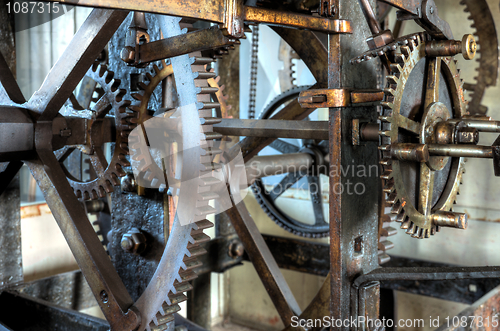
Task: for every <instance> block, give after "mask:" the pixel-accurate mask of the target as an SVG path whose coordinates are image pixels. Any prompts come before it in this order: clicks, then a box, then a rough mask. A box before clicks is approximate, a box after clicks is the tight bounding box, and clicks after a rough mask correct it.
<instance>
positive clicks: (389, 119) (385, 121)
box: [379, 37, 466, 239]
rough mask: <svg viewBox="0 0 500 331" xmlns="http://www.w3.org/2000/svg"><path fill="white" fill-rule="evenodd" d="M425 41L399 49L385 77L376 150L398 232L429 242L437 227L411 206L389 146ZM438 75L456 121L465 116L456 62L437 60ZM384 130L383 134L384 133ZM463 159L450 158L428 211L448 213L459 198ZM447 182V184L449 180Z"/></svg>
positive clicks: (463, 170)
mask: <svg viewBox="0 0 500 331" xmlns="http://www.w3.org/2000/svg"><path fill="white" fill-rule="evenodd" d="M424 47H425V41H424V40H422V39H420V37H419V38H418V39H417V40H416V42H414V41H410V42H409V44H408V46H401V48H400V49H401V55H399V56H397V60H398V61H397V63H395V64H393V65H392V66H391V74H390V75H389V76H387V81H388V85H387V86H388V87H387V88H386V89H385V90H384V92H385V100H386V101H384V102H382V105H383V108H384V110H383V113H384V115H383V116H380V117H379V120H380V122H381V124H382V131H381V132H380V136H381V138H382V145H381V146H380V150H381V151H382V153H383V158H382V160H381V164H382V167H383V174H382V175H381V178H382V179H383V180H384V182H385V185H384V194H387V199H386V202H387V205H388V206H390V207H391V206H392V208H391V214H394V215H396V221H397V222H398V223H400V224H401V228H402V229H404V230H406V233H407V234H409V235H411V236H412V237H414V238H419V239H423V238H429V237H430V236H431V235H434V234H436V232H438V231H439V230H440V227H439V226H436V225H434V224H432V223H431V224H428V223H429V221H425V220H424V221H422V219H421V216H419V215H422V214H421V213H420V212H419V211H418V210H417V209H416V208H415V206H413V204H412V203H411V199H409V197H408V195H407V193H406V189H405V187H404V181H403V178H402V174H401V171H400V161H398V160H391V157H390V146H391V144H392V143H394V142H395V141H398V131H399V127H398V126H397V125H396V123H395V120H394V118H395V116H398V115H399V110H400V107H401V101H402V96H403V91H404V89H405V85H406V82H407V80H408V78H409V76H410V74H411V72H412V70H413V69H414V67H415V66H416V64H417V63H418V62H419V61H420V60H421V59H423V58H424V57H425V56H424V55H423V54H424V51H423V48H424ZM441 68H442V69H441V72H443V69H444V77H445V79H447V81H448V83H449V84H453V86H450V91H451V97H452V101H453V105H454V108H455V109H454V110H453V112H454V116H456V117H458V118H460V117H462V116H464V115H466V105H465V100H464V95H463V90H462V85H463V82H462V80H461V79H460V78H459V70H458V69H457V67H456V60H453V59H451V58H441ZM385 129H387V130H385ZM464 162H465V159H464V158H453V160H452V167H451V171H450V175H449V177H448V181H447V184H446V186H445V188H444V190H443V192H442V193H441V197H440V198H439V200H438V202H437V203H436V204H435V205H434V206H433V208H432V209H431V210H432V212H434V211H437V210H439V211H451V209H452V206H453V204H454V203H456V197H457V195H458V194H459V185H460V184H461V181H462V175H463V173H464V172H465V168H464ZM450 179H451V180H450Z"/></svg>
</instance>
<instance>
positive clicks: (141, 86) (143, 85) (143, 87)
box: [137, 82, 148, 90]
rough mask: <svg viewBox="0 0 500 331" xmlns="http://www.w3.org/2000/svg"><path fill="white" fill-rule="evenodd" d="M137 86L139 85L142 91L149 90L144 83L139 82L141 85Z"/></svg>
mask: <svg viewBox="0 0 500 331" xmlns="http://www.w3.org/2000/svg"><path fill="white" fill-rule="evenodd" d="M137 85H138V86H139V87H140V88H141V89H143V90H146V89H147V88H148V86H147V85H146V84H145V83H143V82H139V83H137Z"/></svg>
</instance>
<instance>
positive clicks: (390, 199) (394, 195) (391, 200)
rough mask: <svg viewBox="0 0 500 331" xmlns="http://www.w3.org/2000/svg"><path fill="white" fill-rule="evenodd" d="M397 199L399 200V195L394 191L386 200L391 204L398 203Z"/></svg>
mask: <svg viewBox="0 0 500 331" xmlns="http://www.w3.org/2000/svg"><path fill="white" fill-rule="evenodd" d="M397 201H398V195H397V193H396V192H393V193H392V194H391V195H390V196H389V197H388V198H387V200H386V202H387V203H388V204H389V205H391V206H392V205H394V204H396V202H397Z"/></svg>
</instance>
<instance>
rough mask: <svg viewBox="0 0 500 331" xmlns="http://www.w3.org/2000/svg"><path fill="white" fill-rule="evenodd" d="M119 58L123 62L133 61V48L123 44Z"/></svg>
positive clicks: (129, 62)
mask: <svg viewBox="0 0 500 331" xmlns="http://www.w3.org/2000/svg"><path fill="white" fill-rule="evenodd" d="M120 58H121V59H122V61H123V62H125V63H128V64H131V63H134V62H135V49H134V48H132V47H131V46H125V47H124V48H123V49H122V51H121V53H120Z"/></svg>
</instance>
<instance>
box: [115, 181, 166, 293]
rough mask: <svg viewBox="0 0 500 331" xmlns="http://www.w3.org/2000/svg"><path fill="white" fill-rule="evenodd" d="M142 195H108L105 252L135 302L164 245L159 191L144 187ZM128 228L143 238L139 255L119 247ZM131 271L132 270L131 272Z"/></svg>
mask: <svg viewBox="0 0 500 331" xmlns="http://www.w3.org/2000/svg"><path fill="white" fill-rule="evenodd" d="M145 193H146V195H144V196H138V195H137V194H135V193H125V192H120V191H119V190H117V192H114V193H113V194H112V196H111V199H112V201H113V208H112V210H111V215H112V218H111V228H112V229H113V230H112V234H111V236H110V237H111V241H110V242H109V244H108V251H109V254H110V256H111V261H112V262H113V265H114V267H115V268H116V270H117V272H118V274H119V275H120V278H121V279H122V281H123V283H124V285H125V287H126V288H127V291H128V292H129V293H130V295H131V297H132V299H133V300H134V301H137V299H138V298H139V297H140V295H141V294H142V293H143V292H144V290H145V289H146V287H147V286H148V284H149V281H150V278H151V277H152V275H153V274H154V272H155V270H156V268H157V266H158V262H159V260H160V258H161V255H162V253H163V250H164V248H165V240H166V239H165V236H164V227H165V226H168V224H165V217H164V205H163V204H164V199H163V194H162V193H159V192H154V191H153V190H147V191H146V192H145ZM132 228H137V229H139V230H141V231H142V232H143V233H144V234H145V236H146V238H147V249H146V251H145V252H144V253H143V254H140V255H139V256H137V255H135V254H131V253H129V252H127V251H125V250H123V249H122V246H121V240H122V237H123V235H124V234H126V233H127V232H128V231H129V230H131V229H132ZM133 270H135V272H133Z"/></svg>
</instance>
